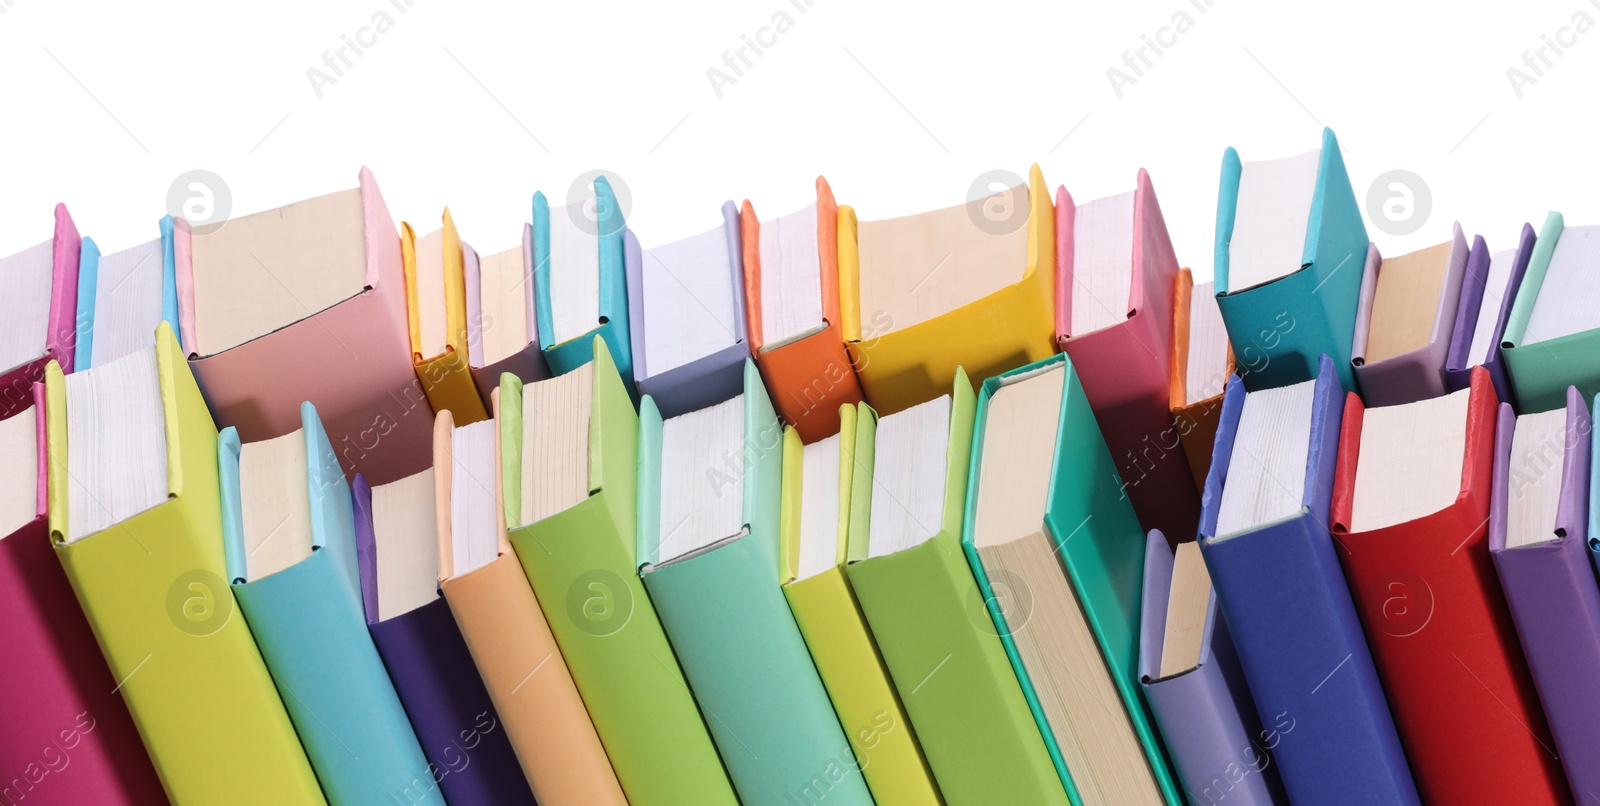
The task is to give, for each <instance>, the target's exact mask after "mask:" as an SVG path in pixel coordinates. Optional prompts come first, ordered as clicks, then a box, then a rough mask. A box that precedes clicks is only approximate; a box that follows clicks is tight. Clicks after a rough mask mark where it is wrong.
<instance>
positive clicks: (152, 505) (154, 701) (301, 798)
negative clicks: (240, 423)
mask: <svg viewBox="0 0 1600 806" xmlns="http://www.w3.org/2000/svg"><path fill="white" fill-rule="evenodd" d="M45 398H46V426H47V429H48V433H49V440H48V441H49V479H50V480H49V511H50V515H49V521H50V538H51V540H52V541H53V542H54V543H55V545H56V556H57V557H59V558H60V560H61V564H62V566H63V567H64V568H65V569H66V572H67V578H68V579H69V580H71V582H72V587H73V590H74V591H75V592H76V593H77V595H78V603H79V604H80V605H81V606H82V608H83V612H84V615H86V616H87V617H88V619H89V624H90V626H91V627H93V629H94V634H95V637H96V638H97V639H98V640H99V642H100V650H101V652H102V653H103V654H104V655H105V659H106V662H107V663H108V665H109V666H110V667H111V676H112V678H113V679H115V680H116V681H118V685H119V688H117V691H119V692H120V693H121V694H122V698H123V701H124V702H126V703H127V706H128V711H129V712H130V713H131V714H132V715H133V721H134V724H135V725H136V726H138V728H139V735H140V738H142V739H143V740H144V746H145V749H146V750H147V751H149V754H150V759H151V761H152V762H154V764H155V768H156V773H157V774H158V775H160V777H161V783H162V785H163V786H164V787H165V788H166V792H167V797H168V798H170V799H171V800H172V802H173V803H176V804H211V803H230V802H233V801H235V800H237V798H238V797H239V793H240V792H249V793H251V795H252V797H259V798H261V799H263V800H266V801H272V802H280V803H307V804H320V803H324V802H325V801H324V799H323V795H322V790H321V788H320V787H318V785H317V779H316V776H315V775H314V774H313V773H312V770H311V764H310V763H309V762H308V761H307V760H306V753H305V750H303V749H302V748H301V745H300V739H299V738H298V737H297V736H296V735H295V730H294V725H293V724H292V723H291V722H290V721H289V715H288V713H287V712H286V711H285V710H284V705H283V702H282V701H281V700H280V699H279V698H278V691H277V689H276V688H274V687H273V682H272V678H271V676H270V675H268V673H267V667H266V665H265V664H264V663H263V662H262V660H261V653H260V651H259V650H258V649H257V648H256V642H255V640H254V638H253V637H252V636H251V634H250V627H249V626H248V625H247V624H246V623H245V620H244V619H243V618H240V617H238V614H236V613H235V612H234V610H235V608H236V607H237V603H236V601H235V600H234V596H233V591H232V590H231V589H230V588H229V586H228V583H227V581H226V580H225V579H224V574H226V573H227V566H226V564H225V562H224V557H223V549H222V507H221V495H220V492H219V484H218V477H217V473H218V471H217V431H216V426H215V425H214V424H213V423H212V420H211V415H210V414H209V413H208V412H207V410H206V407H205V402H204V401H203V400H202V399H201V397H200V388H199V386H197V385H196V384H195V381H194V376H192V375H191V374H190V373H189V369H188V366H187V364H186V363H185V362H184V359H183V353H182V351H181V350H180V348H179V347H178V341H177V339H176V338H175V337H174V336H173V334H172V329H171V328H170V327H167V326H166V325H164V324H163V325H160V326H158V327H157V330H156V343H155V345H154V346H152V347H148V348H145V349H143V350H140V351H138V352H136V353H132V354H129V355H127V356H124V357H123V358H121V359H118V360H116V361H112V362H110V363H107V364H104V365H101V366H98V367H95V368H93V369H90V370H87V371H85V372H78V373H74V374H72V375H63V374H62V373H61V370H60V367H59V365H56V364H54V363H53V362H52V364H51V365H50V367H48V368H47V370H46V373H45ZM69 417H70V418H71V423H70V424H69V422H68V419H69Z"/></svg>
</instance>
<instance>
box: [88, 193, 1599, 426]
mask: <svg viewBox="0 0 1600 806" xmlns="http://www.w3.org/2000/svg"><path fill="white" fill-rule="evenodd" d="M1597 252H1600V226H1594V225H1589V226H1581V227H1578V226H1574V227H1569V226H1567V224H1566V219H1565V218H1564V217H1563V216H1562V215H1561V214H1560V213H1557V212H1551V213H1550V214H1549V215H1547V216H1546V217H1545V221H1544V226H1543V227H1542V228H1540V230H1539V237H1538V240H1536V241H1534V247H1533V256H1532V257H1531V258H1529V260H1528V269H1527V271H1526V272H1525V273H1524V274H1523V275H1522V286H1521V287H1520V288H1518V289H1517V296H1516V301H1515V302H1513V303H1512V304H1511V317H1510V318H1509V319H1508V320H1506V332H1505V336H1504V337H1503V338H1502V340H1501V344H1500V354H1501V355H1502V356H1504V359H1505V362H1506V370H1507V375H1509V376H1510V380H1511V393H1512V395H1513V396H1515V398H1516V401H1515V402H1516V410H1517V411H1518V412H1519V413H1522V414H1531V413H1533V412H1539V411H1550V410H1551V409H1558V408H1561V407H1563V406H1565V405H1566V398H1567V387H1568V386H1576V387H1578V392H1579V393H1580V394H1582V395H1583V397H1584V398H1585V399H1589V398H1592V397H1594V396H1595V394H1597V393H1600V326H1597V325H1600V317H1597V316H1595V314H1594V310H1595V307H1594V291H1593V287H1594V285H1593V280H1592V279H1590V278H1593V277H1594V276H1595V268H1596V267H1595V265H1594V260H1595V255H1596V253H1597ZM78 293H80V294H81V293H83V292H81V291H80V292H78ZM1541 300H1542V301H1541ZM1507 402H1510V401H1507Z"/></svg>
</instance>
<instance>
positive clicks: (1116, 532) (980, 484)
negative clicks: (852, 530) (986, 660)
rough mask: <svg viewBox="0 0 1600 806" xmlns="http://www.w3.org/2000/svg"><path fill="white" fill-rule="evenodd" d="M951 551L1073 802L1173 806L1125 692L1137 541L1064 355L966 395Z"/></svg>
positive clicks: (1131, 684) (1133, 630) (1134, 690)
mask: <svg viewBox="0 0 1600 806" xmlns="http://www.w3.org/2000/svg"><path fill="white" fill-rule="evenodd" d="M967 479H968V481H967V484H968V487H967V496H966V500H967V507H966V513H965V517H964V519H963V528H962V541H961V545H962V548H963V550H964V551H965V553H966V555H967V559H968V561H969V563H970V564H971V566H972V571H973V574H974V576H975V577H977V580H978V587H979V590H980V591H981V592H982V594H983V599H984V601H985V602H986V603H987V604H988V607H989V614H990V616H991V618H992V619H993V621H994V629H995V631H996V632H997V633H998V634H999V636H1000V640H1001V642H1002V643H1003V644H1004V645H1005V650H1006V655H1007V656H1008V657H1009V658H1010V660H1011V664H1012V668H1013V669H1014V670H1015V671H1016V675H1017V680H1018V681H1019V682H1020V683H1021V684H1022V690H1023V694H1024V696H1025V697H1026V698H1027V701H1028V706H1029V709H1030V710H1031V711H1032V712H1033V715H1034V718H1035V720H1036V721H1037V723H1038V726H1039V732H1040V733H1041V734H1043V736H1044V740H1045V745H1046V748H1047V749H1048V750H1049V753H1050V758H1051V761H1052V762H1053V763H1054V764H1055V767H1056V771H1057V773H1058V774H1059V775H1060V776H1061V780H1062V783H1063V784H1064V785H1065V787H1066V789H1067V793H1068V796H1069V797H1070V798H1071V799H1072V802H1073V803H1075V804H1083V803H1135V802H1137V803H1154V802H1162V801H1164V802H1166V803H1168V804H1171V805H1172V806H1182V804H1183V802H1184V801H1183V795H1182V793H1181V792H1180V791H1179V789H1178V787H1177V785H1176V784H1175V783H1174V781H1173V778H1172V773H1171V769H1170V765H1169V763H1168V760H1167V757H1166V752H1165V750H1164V749H1163V747H1162V745H1161V741H1160V739H1159V737H1158V736H1157V733H1156V731H1155V728H1154V727H1153V725H1154V723H1153V720H1152V717H1151V714H1150V710H1149V707H1148V706H1147V705H1146V703H1145V701H1144V694H1143V692H1142V690H1141V689H1140V687H1139V681H1138V674H1139V671H1138V653H1139V612H1140V593H1141V590H1142V586H1143V576H1144V554H1145V546H1146V541H1145V537H1144V533H1143V530H1142V529H1141V528H1140V526H1139V521H1138V519H1137V518H1136V517H1135V515H1134V512H1133V505H1132V503H1131V502H1130V501H1129V500H1128V498H1127V497H1126V496H1125V495H1124V494H1123V489H1122V481H1121V477H1120V476H1119V475H1118V473H1117V467H1116V464H1115V463H1114V462H1113V461H1112V459H1111V452H1110V450H1109V449H1107V448H1106V444H1105V440H1104V439H1103V438H1102V436H1101V434H1100V428H1099V426H1098V425H1097V424H1096V421H1095V418H1094V412H1093V411H1092V410H1091V409H1090V408H1089V401H1088V398H1087V397H1085V395H1084V391H1083V385H1082V383H1080V381H1079V379H1078V374H1077V372H1076V371H1074V369H1073V366H1072V362H1071V361H1070V360H1068V358H1067V356H1066V355H1064V354H1057V355H1054V356H1051V357H1050V358H1046V359H1044V360H1042V361H1036V362H1034V363H1032V364H1029V365H1027V366H1024V367H1020V368H1018V369H1015V370H1012V371H1010V372H1006V373H1004V374H1001V375H998V376H994V377H991V378H989V379H987V380H985V381H984V383H983V387H982V388H981V390H980V391H979V394H978V409H977V414H976V417H975V424H974V437H973V449H972V458H971V466H970V470H969V473H968V476H967Z"/></svg>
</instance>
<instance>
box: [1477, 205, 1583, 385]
mask: <svg viewBox="0 0 1600 806" xmlns="http://www.w3.org/2000/svg"><path fill="white" fill-rule="evenodd" d="M1565 229H1566V219H1565V218H1564V217H1563V216H1562V215H1561V214H1560V213H1558V212H1555V211H1551V212H1550V214H1549V215H1548V216H1546V217H1545V221H1544V227H1543V228H1542V229H1540V230H1539V236H1538V238H1537V239H1535V241H1534V245H1533V252H1532V254H1531V255H1530V256H1529V258H1528V267H1527V269H1526V270H1525V271H1524V272H1523V274H1522V284H1521V285H1520V286H1519V287H1518V288H1517V295H1516V301H1515V302H1513V303H1512V304H1511V315H1510V317H1509V318H1508V320H1507V321H1506V327H1505V333H1504V335H1502V336H1501V342H1500V354H1501V356H1502V359H1503V360H1504V361H1505V364H1506V374H1507V375H1509V376H1510V381H1511V393H1512V395H1513V396H1514V399H1513V400H1512V401H1511V402H1513V403H1514V404H1515V405H1516V409H1517V411H1520V412H1522V413H1524V414H1527V413H1529V412H1535V411H1549V410H1550V409H1553V408H1556V407H1558V406H1561V405H1563V404H1564V403H1565V402H1566V394H1567V387H1568V386H1576V387H1578V391H1579V392H1581V393H1582V394H1583V396H1584V398H1585V399H1588V398H1590V397H1593V396H1594V395H1595V394H1596V393H1600V358H1597V356H1600V328H1594V329H1591V330H1585V331H1582V332H1579V333H1569V334H1567V335H1565V336H1560V337H1558V338H1553V339H1541V340H1539V341H1538V342H1537V343H1536V344H1534V345H1529V344H1527V343H1526V339H1527V337H1528V319H1529V318H1530V317H1531V316H1532V315H1533V306H1534V305H1535V304H1536V303H1537V302H1538V301H1539V290H1540V289H1541V288H1542V287H1543V286H1544V277H1545V274H1546V272H1548V271H1549V270H1550V259H1551V258H1552V257H1554V256H1555V252H1556V245H1557V244H1559V243H1560V242H1561V233H1562V231H1563V230H1565Z"/></svg>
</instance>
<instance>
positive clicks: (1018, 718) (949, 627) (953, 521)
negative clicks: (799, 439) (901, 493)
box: [845, 367, 1070, 806]
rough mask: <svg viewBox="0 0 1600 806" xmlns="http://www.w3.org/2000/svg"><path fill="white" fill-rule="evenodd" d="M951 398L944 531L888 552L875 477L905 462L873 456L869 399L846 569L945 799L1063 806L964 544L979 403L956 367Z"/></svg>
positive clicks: (861, 425) (1057, 779)
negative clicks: (878, 539)
mask: <svg viewBox="0 0 1600 806" xmlns="http://www.w3.org/2000/svg"><path fill="white" fill-rule="evenodd" d="M949 395H950V396H949V398H948V401H949V403H948V412H949V414H948V418H947V431H946V433H947V434H948V436H947V437H946V438H945V440H944V448H945V450H944V454H945V459H944V461H943V462H941V463H940V464H941V465H942V467H943V474H944V478H943V484H942V491H943V499H942V502H941V503H940V505H939V515H938V516H937V518H936V520H937V523H936V524H935V525H934V528H936V529H937V530H938V531H937V532H936V533H935V534H934V535H933V536H932V537H930V538H928V539H925V540H923V541H921V542H919V543H917V544H916V545H913V546H911V547H909V548H904V549H900V550H897V551H893V552H890V553H881V552H879V553H876V554H875V553H874V551H873V550H872V546H871V544H872V535H873V528H874V527H873V517H872V512H873V510H874V504H873V501H874V498H875V497H877V498H879V499H883V498H885V497H888V496H890V493H888V491H887V489H882V490H880V487H883V486H884V485H886V484H887V483H888V481H887V479H879V478H878V477H877V474H879V473H884V474H888V473H896V474H899V473H904V472H905V471H906V470H907V468H906V467H896V468H894V469H892V470H891V469H889V468H887V467H884V466H881V465H878V464H877V462H876V457H877V450H876V448H877V446H876V441H877V436H878V425H879V418H878V415H877V413H876V412H874V411H872V409H871V408H870V407H866V406H863V408H862V410H861V416H860V418H858V420H857V422H856V428H857V436H856V475H855V479H854V482H853V487H854V489H853V490H852V492H851V496H850V507H851V517H850V547H849V558H850V563H849V564H848V565H847V566H846V567H845V572H846V574H847V575H848V577H849V581H850V586H851V588H852V589H853V590H854V591H855V593H856V600H857V601H858V602H859V603H860V604H861V612H862V614H863V615H864V616H866V620H867V625H868V626H869V627H870V628H871V630H872V635H873V637H874V638H876V639H877V642H878V648H879V650H880V651H881V652H882V653H883V661H884V665H885V666H887V667H888V668H889V674H890V676H891V678H892V679H893V680H894V685H895V689H896V690H897V691H898V692H899V693H900V698H901V701H902V703H903V704H904V705H905V709H906V715H907V716H908V717H910V719H911V725H912V727H913V728H915V729H916V732H917V738H918V740H920V741H921V743H922V750H923V753H924V754H925V755H926V757H927V759H928V766H929V767H930V768H931V769H932V770H933V775H934V780H935V782H936V783H937V784H938V785H939V791H940V793H941V794H942V795H943V796H944V799H945V802H946V803H949V804H952V806H956V805H958V804H988V803H1031V804H1057V805H1058V806H1060V805H1062V804H1066V803H1069V802H1070V801H1069V799H1068V797H1067V793H1066V790H1065V788H1064V787H1063V785H1062V782H1061V776H1060V774H1059V773H1058V772H1057V771H1056V767H1055V765H1054V763H1053V762H1052V760H1051V757H1050V752H1049V751H1048V750H1047V749H1046V747H1045V742H1044V739H1043V737H1042V736H1041V735H1040V734H1039V728H1038V723H1037V722H1036V721H1035V720H1034V716H1033V713H1032V711H1031V710H1030V709H1029V705H1028V700H1027V698H1026V697H1025V696H1024V695H1023V691H1022V686H1021V685H1020V684H1019V683H1018V682H1017V676H1016V672H1015V671H1014V670H1013V669H1012V666H1011V661H1010V659H1009V658H1008V657H1007V655H1006V649H1005V646H1004V645H1003V644H1002V643H1001V642H1000V637H999V636H998V635H997V634H996V633H997V631H996V629H995V626H994V622H993V620H992V619H991V618H990V616H989V613H988V610H987V605H986V604H985V602H984V598H983V595H982V593H980V592H979V589H978V584H977V580H976V579H975V578H974V577H973V575H972V568H971V566H969V565H968V564H967V560H966V557H965V555H964V553H963V551H962V549H961V519H962V515H963V513H964V512H965V511H966V499H967V473H968V469H969V464H970V459H971V455H972V454H971V451H972V422H973V419H972V418H973V409H974V408H975V403H974V401H973V394H972V385H971V383H970V382H969V381H968V380H967V377H966V373H965V372H964V371H963V370H961V369H960V368H959V367H958V368H957V369H956V372H955V377H954V378H952V379H951V383H950V392H949ZM936 400H937V399H936ZM930 403H931V402H930ZM923 405H929V404H923ZM911 413H914V410H910V411H906V412H901V414H902V415H904V414H911ZM890 416H900V415H890ZM885 419H887V418H885ZM869 471H870V472H869ZM885 504H886V506H891V507H892V506H893V502H892V501H889V502H885ZM880 526H881V524H880Z"/></svg>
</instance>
